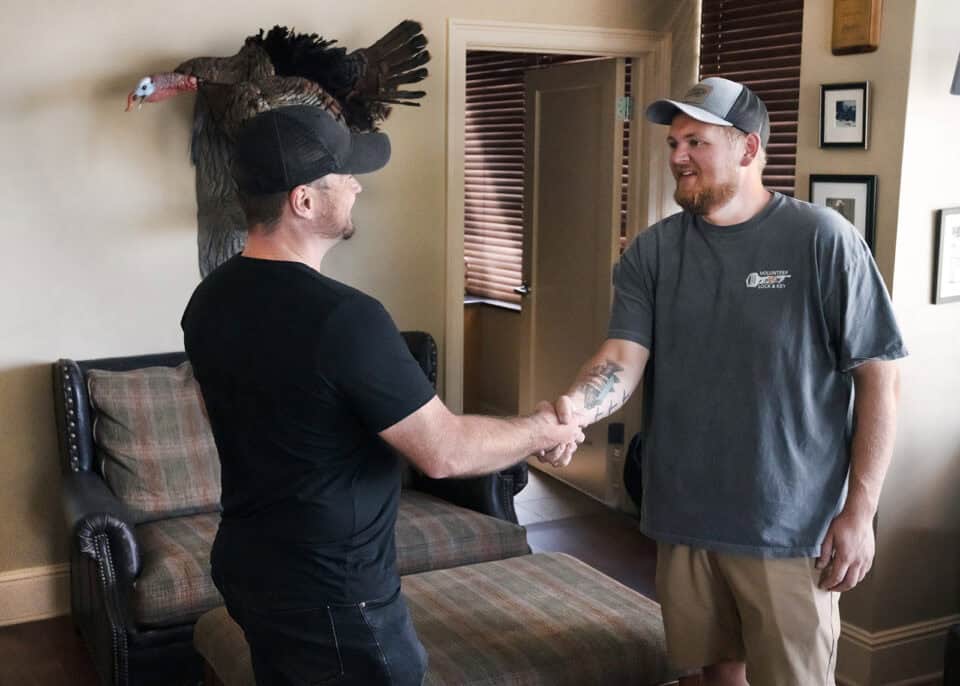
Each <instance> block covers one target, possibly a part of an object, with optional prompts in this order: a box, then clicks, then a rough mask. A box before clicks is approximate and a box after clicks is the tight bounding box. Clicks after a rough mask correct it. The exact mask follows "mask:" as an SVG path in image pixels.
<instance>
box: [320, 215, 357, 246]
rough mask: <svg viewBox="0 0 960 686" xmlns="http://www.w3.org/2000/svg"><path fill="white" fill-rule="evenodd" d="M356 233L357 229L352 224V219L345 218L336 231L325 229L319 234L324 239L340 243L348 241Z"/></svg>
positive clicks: (350, 217)
mask: <svg viewBox="0 0 960 686" xmlns="http://www.w3.org/2000/svg"><path fill="white" fill-rule="evenodd" d="M356 232H357V227H356V226H355V225H354V223H353V217H352V216H349V217H347V219H346V221H344V222H343V223H342V224H340V226H338V227H337V228H336V229H327V230H324V231H321V232H320V235H321V236H323V237H324V238H336V239H339V240H342V241H349V240H350V238H351V237H352V236H353V234H355V233H356Z"/></svg>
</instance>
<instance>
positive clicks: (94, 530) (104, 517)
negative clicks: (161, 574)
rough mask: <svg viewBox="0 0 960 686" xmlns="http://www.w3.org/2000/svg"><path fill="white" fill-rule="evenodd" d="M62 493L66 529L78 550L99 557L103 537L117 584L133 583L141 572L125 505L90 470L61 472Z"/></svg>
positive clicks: (92, 557)
mask: <svg viewBox="0 0 960 686" xmlns="http://www.w3.org/2000/svg"><path fill="white" fill-rule="evenodd" d="M62 496H63V512H64V516H65V517H66V522H67V531H69V532H70V535H71V537H72V538H73V539H74V541H75V543H76V545H77V547H78V549H79V550H80V552H81V553H83V554H84V555H86V556H88V557H90V558H91V559H93V560H96V561H102V560H100V558H101V557H102V554H103V553H102V550H103V547H102V544H103V539H104V538H105V540H106V542H107V543H108V544H109V545H108V550H109V555H110V558H111V559H110V563H111V564H110V567H111V568H112V570H113V571H114V572H115V573H116V574H117V575H118V577H119V578H118V579H117V580H116V581H118V582H119V583H120V585H127V584H129V583H132V582H133V580H134V579H136V578H137V577H138V576H139V575H140V549H139V547H138V546H137V539H136V536H135V535H134V527H133V517H132V515H131V514H130V511H129V510H128V509H127V507H126V505H124V504H123V503H122V502H121V501H120V500H119V499H118V498H117V497H116V496H115V495H114V494H113V493H112V492H111V491H110V489H109V488H107V484H106V483H105V482H104V481H103V480H102V479H101V478H100V477H99V476H97V475H96V474H92V473H90V472H72V473H67V474H64V475H63V493H62Z"/></svg>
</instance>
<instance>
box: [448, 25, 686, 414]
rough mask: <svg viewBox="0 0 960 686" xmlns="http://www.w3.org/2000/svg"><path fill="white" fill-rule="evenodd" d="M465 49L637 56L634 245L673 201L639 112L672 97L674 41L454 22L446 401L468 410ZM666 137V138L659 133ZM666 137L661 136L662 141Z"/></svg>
mask: <svg viewBox="0 0 960 686" xmlns="http://www.w3.org/2000/svg"><path fill="white" fill-rule="evenodd" d="M467 50H501V51H504V52H536V53H557V54H574V55H602V56H608V57H631V58H633V59H634V60H635V62H634V66H635V68H634V70H633V82H632V84H631V85H632V88H631V92H632V93H633V100H634V114H633V126H632V127H631V137H630V138H631V141H630V168H631V171H632V172H633V173H632V174H631V177H630V189H629V200H628V222H627V226H628V238H630V237H631V236H632V235H633V234H636V232H637V231H638V230H639V229H640V228H641V227H645V226H647V225H649V224H651V223H653V222H654V221H657V220H658V219H660V218H661V217H662V216H663V214H664V211H665V209H666V207H667V206H668V205H667V203H669V202H670V197H671V193H672V190H671V189H668V188H667V180H668V169H667V157H666V154H665V146H663V145H657V144H655V143H654V144H651V143H652V142H653V141H656V140H657V137H656V133H655V129H654V128H653V125H652V124H650V123H649V122H647V121H646V120H645V119H644V118H643V116H642V112H641V110H640V107H639V106H638V105H642V104H644V103H647V102H650V101H652V100H655V99H656V98H658V97H664V96H666V95H668V94H669V93H670V50H671V42H670V34H669V33H660V32H657V31H627V30H622V29H604V28H594V27H585V26H558V25H547V24H514V23H508V22H495V21H468V20H462V19H450V20H449V24H448V36H447V206H446V224H447V240H446V245H447V265H446V291H445V298H444V301H445V306H444V308H445V312H444V340H443V349H444V350H443V378H444V384H443V388H444V394H443V395H444V399H445V402H446V404H447V406H448V407H449V408H450V409H451V410H453V411H455V412H462V411H463V184H464V180H463V166H464V142H463V139H464V127H465V124H466V112H465V110H466V72H467ZM661 134H662V132H661ZM661 137H662V136H661Z"/></svg>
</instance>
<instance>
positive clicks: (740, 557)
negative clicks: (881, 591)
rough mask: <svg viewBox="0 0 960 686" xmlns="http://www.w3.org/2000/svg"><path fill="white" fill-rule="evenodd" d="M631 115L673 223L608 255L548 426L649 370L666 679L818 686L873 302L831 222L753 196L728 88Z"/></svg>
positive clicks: (879, 427) (861, 270)
mask: <svg viewBox="0 0 960 686" xmlns="http://www.w3.org/2000/svg"><path fill="white" fill-rule="evenodd" d="M647 118H648V119H649V120H650V121H653V122H655V123H659V124H667V125H669V126H670V130H669V134H668V136H667V144H668V145H669V146H670V150H671V153H670V166H671V170H672V172H673V174H674V177H675V178H676V181H677V189H676V193H675V195H674V197H675V199H676V201H677V203H678V204H679V205H680V206H681V207H682V208H683V211H682V212H680V213H678V214H675V215H673V216H670V217H668V218H666V219H664V220H663V221H661V222H659V223H657V224H655V225H654V226H652V227H650V228H649V229H648V230H647V231H644V232H643V233H641V234H640V235H639V236H637V239H636V240H635V241H634V242H633V244H632V245H631V246H630V247H629V248H628V249H627V251H626V252H625V253H624V255H623V258H622V259H621V261H620V264H619V265H618V266H617V268H616V270H615V273H614V286H615V297H614V304H613V312H612V314H611V319H610V326H609V332H608V338H607V340H606V341H605V342H604V343H603V345H602V346H601V347H600V349H599V351H598V352H597V354H596V355H595V356H594V357H593V358H591V359H590V360H589V361H588V362H587V363H586V364H585V365H584V367H583V369H582V370H581V372H580V375H579V376H578V378H577V380H576V382H575V383H574V385H573V387H572V388H571V390H570V391H569V392H568V393H567V395H565V396H562V397H561V398H560V399H559V400H558V401H557V409H558V412H559V413H560V414H562V419H564V420H566V421H576V422H577V423H579V424H581V425H586V424H589V423H591V422H594V421H596V420H597V419H599V418H601V417H605V416H607V415H609V414H610V413H612V412H613V411H615V410H616V409H618V408H619V407H620V406H622V405H623V403H624V402H625V401H626V399H627V398H628V397H629V396H630V394H631V393H632V392H633V391H634V389H635V388H636V386H637V384H638V383H639V381H640V378H641V376H642V375H643V373H644V370H645V369H646V368H647V366H648V365H647V363H648V361H649V363H650V364H649V367H650V369H649V371H648V374H647V383H648V384H649V385H651V388H650V393H649V398H650V399H651V402H650V405H649V407H648V408H647V415H648V417H647V419H648V421H647V427H646V442H645V445H644V455H643V500H642V508H641V509H642V511H641V522H642V529H643V531H644V532H645V533H646V534H647V535H649V536H650V537H652V538H654V539H655V540H656V541H657V543H658V564H657V593H658V596H659V599H660V601H661V602H662V605H663V614H664V625H665V627H666V633H667V646H668V652H669V654H670V657H671V660H672V661H673V663H674V666H675V667H676V668H677V669H679V670H681V671H683V672H686V673H693V672H701V671H702V674H703V678H704V683H706V684H744V683H746V681H745V680H746V679H749V681H750V683H751V684H752V685H753V686H763V685H766V684H769V685H774V684H776V685H777V686H783V685H786V684H798V685H799V684H802V685H804V686H808V685H811V684H831V685H832V684H833V683H834V676H833V674H834V669H835V661H836V646H837V638H838V636H839V632H840V620H839V609H838V600H839V594H840V592H841V591H845V590H849V589H851V588H853V587H854V586H856V585H857V584H858V583H859V582H860V581H861V580H862V579H863V577H864V575H866V573H867V572H868V571H869V569H870V566H871V563H872V561H873V555H874V532H873V517H874V514H875V513H876V509H877V502H878V499H879V495H880V488H881V484H882V482H883V479H884V475H885V474H886V471H887V466H888V465H889V461H890V457H891V454H892V451H893V438H894V431H895V423H896V420H895V417H896V403H897V386H898V372H897V369H896V366H895V364H896V363H895V362H893V360H895V359H897V358H899V357H903V356H904V355H906V350H905V348H904V346H903V342H902V340H901V336H900V332H899V330H898V328H897V324H896V322H895V320H894V316H893V312H892V308H891V305H890V299H889V297H888V295H887V292H886V288H885V287H884V284H883V281H882V279H881V278H880V275H879V273H878V271H877V267H876V265H875V263H874V261H873V258H872V256H871V254H870V251H869V249H868V247H867V246H866V244H865V243H864V242H863V240H862V239H861V238H860V236H859V235H858V234H857V232H856V229H854V227H853V226H851V225H850V224H849V223H848V222H847V221H846V220H845V219H844V218H843V217H841V216H840V215H839V214H838V213H837V212H835V211H834V210H831V209H826V208H821V207H815V206H813V205H810V204H809V203H806V202H802V201H799V200H794V199H792V198H789V197H785V196H783V195H780V194H779V193H774V192H770V191H768V190H766V189H765V188H764V187H763V183H762V180H761V173H762V170H763V165H764V163H765V152H764V148H765V146H766V143H767V139H768V137H769V128H770V124H769V118H768V115H767V110H766V107H765V105H764V104H763V102H762V101H761V100H760V99H759V98H758V97H757V96H756V95H755V94H754V93H753V92H752V91H750V90H749V89H748V88H746V87H745V86H743V85H741V84H738V83H734V82H732V81H728V80H726V79H719V78H709V79H706V80H704V81H703V82H701V83H699V84H697V85H696V86H694V87H693V88H692V89H691V90H690V91H688V92H687V94H686V95H685V96H684V98H683V99H682V100H679V101H672V100H659V101H657V102H655V103H653V104H652V105H650V107H649V108H648V109H647ZM597 389H602V390H601V392H600V393H599V396H600V397H597V396H598V393H597V392H596V390H597ZM854 390H855V391H856V392H855V394H854ZM854 419H855V420H856V421H855V422H854Z"/></svg>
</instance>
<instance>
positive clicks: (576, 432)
mask: <svg viewBox="0 0 960 686" xmlns="http://www.w3.org/2000/svg"><path fill="white" fill-rule="evenodd" d="M530 419H532V420H533V422H534V423H535V426H536V427H537V432H538V433H537V439H536V442H537V444H538V445H540V446H541V447H540V448H539V449H538V450H537V451H536V452H535V455H536V457H537V459H538V460H540V462H543V463H544V464H549V465H551V466H553V467H566V466H567V465H568V464H570V460H571V459H572V458H573V454H574V453H575V452H576V451H577V446H578V445H580V444H581V443H583V440H584V435H583V428H582V427H583V426H586V424H587V422H584V421H582V420H581V417H580V416H579V413H578V412H577V411H576V409H575V407H574V402H573V400H572V399H571V398H570V396H569V395H561V396H560V397H559V398H558V399H557V401H556V403H553V404H551V403H549V402H547V401H545V400H544V401H541V402H540V403H538V404H537V409H536V411H535V412H534V413H533V414H532V415H530Z"/></svg>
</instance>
